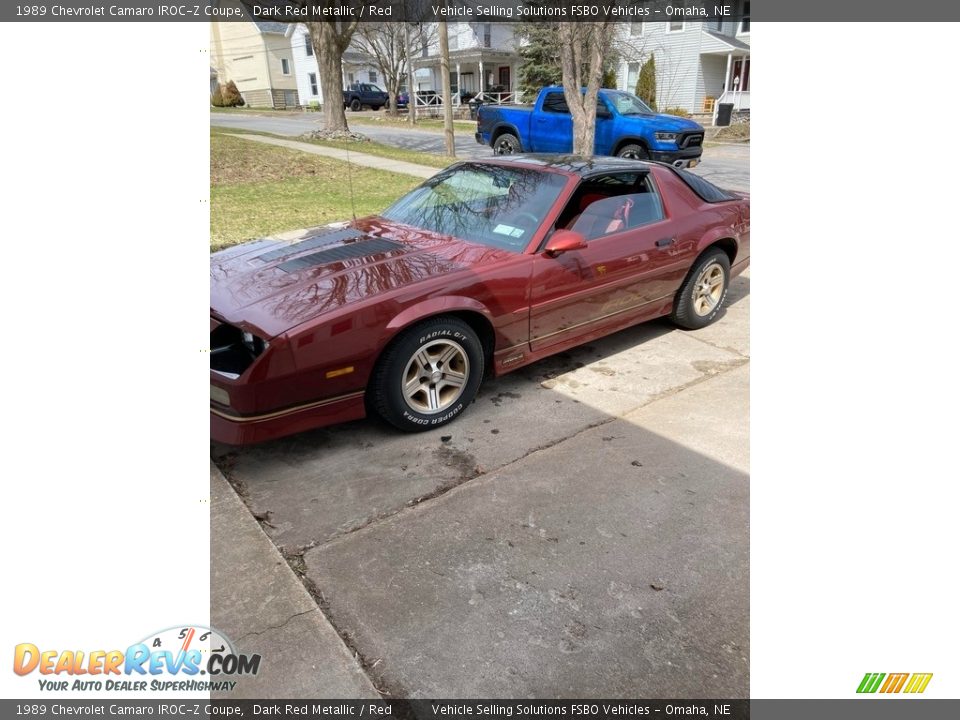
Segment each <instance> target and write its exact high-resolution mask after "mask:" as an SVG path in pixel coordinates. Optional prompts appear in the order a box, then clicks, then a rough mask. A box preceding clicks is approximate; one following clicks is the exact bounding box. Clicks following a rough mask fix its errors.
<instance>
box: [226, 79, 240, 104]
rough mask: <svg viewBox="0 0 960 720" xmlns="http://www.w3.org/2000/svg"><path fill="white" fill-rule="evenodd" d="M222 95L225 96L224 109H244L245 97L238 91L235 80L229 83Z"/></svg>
mask: <svg viewBox="0 0 960 720" xmlns="http://www.w3.org/2000/svg"><path fill="white" fill-rule="evenodd" d="M221 94H222V95H223V106H224V107H242V106H243V104H244V102H243V95H241V94H240V91H239V90H237V85H236V83H234V82H233V80H231V81H230V82H228V83H227V85H226V87H224V88H223V92H222V93H221Z"/></svg>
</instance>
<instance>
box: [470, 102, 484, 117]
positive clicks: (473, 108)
mask: <svg viewBox="0 0 960 720" xmlns="http://www.w3.org/2000/svg"><path fill="white" fill-rule="evenodd" d="M467 105H469V106H470V119H471V120H476V119H477V113H478V112H479V111H480V106H481V105H483V100H478V99H476V98H474V99H473V100H471V101H470V102H468V103H467Z"/></svg>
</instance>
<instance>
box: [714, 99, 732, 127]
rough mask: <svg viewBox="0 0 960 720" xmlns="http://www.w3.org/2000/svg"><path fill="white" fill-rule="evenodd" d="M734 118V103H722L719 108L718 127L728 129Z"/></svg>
mask: <svg viewBox="0 0 960 720" xmlns="http://www.w3.org/2000/svg"><path fill="white" fill-rule="evenodd" d="M731 117H733V103H720V105H718V106H717V127H726V126H727V125H729V124H730V118H731Z"/></svg>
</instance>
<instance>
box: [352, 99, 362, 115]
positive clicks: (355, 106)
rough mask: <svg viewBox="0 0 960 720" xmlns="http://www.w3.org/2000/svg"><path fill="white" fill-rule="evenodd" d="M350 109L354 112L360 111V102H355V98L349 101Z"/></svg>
mask: <svg viewBox="0 0 960 720" xmlns="http://www.w3.org/2000/svg"><path fill="white" fill-rule="evenodd" d="M350 109H351V110H353V111H354V112H359V111H360V101H359V100H357V99H356V98H354V99H353V100H351V101H350Z"/></svg>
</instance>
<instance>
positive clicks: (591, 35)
mask: <svg viewBox="0 0 960 720" xmlns="http://www.w3.org/2000/svg"><path fill="white" fill-rule="evenodd" d="M559 25H560V27H559V33H558V35H559V40H560V47H561V50H560V69H561V72H562V75H563V96H564V98H565V99H566V101H567V106H568V107H569V108H570V116H571V119H572V120H573V154H574V155H581V156H583V157H591V156H592V155H593V152H594V137H595V134H596V124H597V93H598V91H599V90H600V83H601V81H602V80H603V56H604V53H605V51H606V44H607V43H608V42H609V39H608V35H609V33H608V32H607V30H608V27H607V23H573V22H564V23H559ZM582 72H585V73H586V78H585V80H586V92H581V88H582V87H583V85H582V84H581V73H582Z"/></svg>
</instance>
